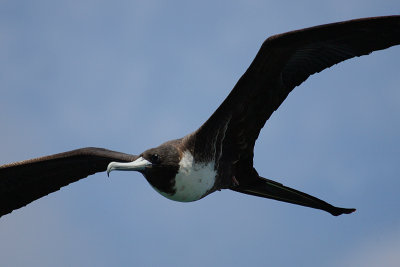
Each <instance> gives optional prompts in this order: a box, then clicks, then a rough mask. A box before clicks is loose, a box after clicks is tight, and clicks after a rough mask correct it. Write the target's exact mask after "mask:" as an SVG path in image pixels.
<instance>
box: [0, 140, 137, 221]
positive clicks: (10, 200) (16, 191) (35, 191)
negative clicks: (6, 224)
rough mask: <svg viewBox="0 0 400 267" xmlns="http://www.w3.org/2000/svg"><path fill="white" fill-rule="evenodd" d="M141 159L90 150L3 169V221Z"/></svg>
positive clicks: (0, 170) (0, 203)
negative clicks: (66, 188)
mask: <svg viewBox="0 0 400 267" xmlns="http://www.w3.org/2000/svg"><path fill="white" fill-rule="evenodd" d="M136 158H137V156H134V155H129V154H125V153H120V152H116V151H111V150H107V149H103V148H95V147H87V148H81V149H76V150H72V151H68V152H64V153H60V154H55V155H50V156H45V157H41V158H35V159H31V160H25V161H20V162H15V163H11V164H7V165H2V166H0V217H1V216H3V215H5V214H8V213H10V212H12V211H13V210H15V209H18V208H21V207H23V206H25V205H27V204H29V203H31V202H32V201H34V200H36V199H39V198H41V197H43V196H46V195H48V194H50V193H52V192H54V191H57V190H59V189H60V188H61V187H63V186H66V185H68V184H70V183H73V182H76V181H78V180H80V179H82V178H85V177H87V176H89V175H91V174H94V173H96V172H102V171H105V170H106V169H107V165H108V163H110V162H111V161H122V162H129V161H133V160H135V159H136Z"/></svg>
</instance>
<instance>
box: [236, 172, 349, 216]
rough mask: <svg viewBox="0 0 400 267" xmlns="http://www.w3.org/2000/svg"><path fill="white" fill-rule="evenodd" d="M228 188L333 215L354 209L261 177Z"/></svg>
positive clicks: (346, 212) (347, 212)
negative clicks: (337, 205)
mask: <svg viewBox="0 0 400 267" xmlns="http://www.w3.org/2000/svg"><path fill="white" fill-rule="evenodd" d="M230 189H231V190H234V191H237V192H240V193H244V194H248V195H253V196H258V197H265V198H270V199H275V200H279V201H284V202H289V203H293V204H297V205H301V206H306V207H310V208H314V209H320V210H324V211H327V212H329V213H330V214H332V215H334V216H338V215H341V214H349V213H352V212H354V211H355V210H356V209H345V208H339V207H335V206H332V205H331V204H329V203H327V202H325V201H323V200H321V199H318V198H316V197H313V196H310V195H308V194H306V193H303V192H300V191H298V190H296V189H293V188H290V187H287V186H284V185H283V184H280V183H278V182H275V181H272V180H269V179H266V178H263V177H259V178H258V179H255V180H253V181H252V183H251V184H244V185H242V184H239V185H238V186H235V187H233V188H230Z"/></svg>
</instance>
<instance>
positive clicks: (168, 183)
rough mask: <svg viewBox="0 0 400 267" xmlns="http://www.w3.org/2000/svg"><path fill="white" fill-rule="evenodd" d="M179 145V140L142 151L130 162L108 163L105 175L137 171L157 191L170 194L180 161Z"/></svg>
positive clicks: (172, 191) (172, 190)
mask: <svg viewBox="0 0 400 267" xmlns="http://www.w3.org/2000/svg"><path fill="white" fill-rule="evenodd" d="M179 144H180V140H179V139H178V140H173V141H169V142H166V143H164V144H162V145H160V146H158V147H155V148H151V149H148V150H146V151H144V152H143V153H141V154H140V155H139V156H138V157H137V158H136V159H135V160H134V161H132V162H110V164H108V167H107V175H109V173H110V172H111V171H113V170H120V171H138V172H140V173H142V174H143V176H144V177H145V178H146V179H147V181H148V182H149V183H150V184H151V185H152V186H153V187H155V188H156V189H157V190H159V191H161V192H165V193H169V194H172V193H174V189H173V187H174V182H175V180H174V178H175V175H176V174H177V173H178V171H179V162H180V160H181V153H180V151H179Z"/></svg>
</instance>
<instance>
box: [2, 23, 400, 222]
mask: <svg viewBox="0 0 400 267" xmlns="http://www.w3.org/2000/svg"><path fill="white" fill-rule="evenodd" d="M398 44H400V16H389V17H376V18H365V19H358V20H351V21H345V22H339V23H333V24H327V25H322V26H317V27H312V28H307V29H303V30H298V31H292V32H288V33H284V34H279V35H275V36H272V37H270V38H268V39H267V40H266V41H265V42H264V43H263V45H262V46H261V49H260V50H259V52H258V53H257V55H256V57H255V59H254V60H253V62H252V63H251V65H250V67H249V68H248V69H247V71H246V72H245V73H244V75H243V76H242V77H241V78H240V79H239V81H238V82H237V84H236V85H235V87H234V88H233V90H232V91H231V93H230V94H229V95H228V97H227V98H226V99H225V100H224V102H223V103H222V104H221V105H220V106H219V108H218V109H217V110H216V111H215V112H214V114H213V115H212V116H211V117H210V118H209V119H208V120H207V121H206V122H205V123H204V124H203V125H202V126H201V127H200V128H199V129H198V130H196V131H195V132H193V133H191V134H189V135H187V136H185V137H183V138H181V139H177V140H172V141H169V142H166V143H164V144H162V145H161V146H159V147H156V148H152V149H149V150H147V151H145V152H143V153H142V154H140V155H139V156H134V155H129V154H124V153H120V152H115V151H110V150H106V149H102V148H83V149H78V150H73V151H69V152H65V153H61V154H56V155H51V156H47V157H42V158H37V159H32V160H27V161H22V162H16V163H12V164H8V165H3V166H0V216H1V215H4V214H7V213H10V212H11V211H13V210H15V209H18V208H20V207H22V206H24V205H27V204H29V203H30V202H32V201H34V200H36V199H38V198H40V197H42V196H45V195H47V194H49V193H51V192H54V191H57V190H58V189H60V188H61V187H63V186H65V185H68V184H69V183H72V182H75V181H78V180H80V179H82V178H85V177H87V176H88V175H91V174H94V173H96V172H101V171H106V170H107V172H110V171H112V170H115V169H120V170H134V171H139V172H141V173H142V174H143V175H144V176H145V177H146V179H147V180H148V182H149V183H150V184H151V185H152V186H153V187H154V188H155V189H156V190H157V191H159V192H160V193H161V194H163V195H164V196H166V197H168V198H171V199H174V200H178V201H194V200H197V199H200V198H202V197H204V196H206V195H208V194H210V193H212V192H214V191H216V190H220V189H231V190H234V191H237V192H241V193H245V194H249V195H255V196H261V197H266V198H271V199H276V200H280V201H285V202H290V203H294V204H298V205H303V206H308V207H312V208H317V209H321V210H325V211H327V212H329V213H331V214H332V215H340V214H343V213H351V212H353V211H354V210H355V209H344V208H338V207H334V206H332V205H330V204H328V203H326V202H324V201H322V200H320V199H317V198H315V197H313V196H310V195H308V194H305V193H303V192H300V191H297V190H295V189H292V188H289V187H286V186H284V185H282V184H280V183H277V182H275V181H272V180H269V179H265V178H263V177H261V176H259V175H258V173H257V171H256V170H255V168H254V167H253V153H254V144H255V141H256V139H257V137H258V135H259V133H260V130H261V129H262V127H263V126H264V124H265V122H266V121H267V120H268V119H269V117H270V116H271V115H272V113H273V112H274V111H275V110H276V109H277V108H278V107H279V106H280V104H281V103H282V102H283V101H284V100H285V98H286V97H287V95H288V94H289V93H290V92H291V91H292V90H293V88H294V87H296V86H298V85H300V84H301V83H302V82H303V81H305V80H306V79H307V78H308V77H309V76H310V75H312V74H314V73H317V72H320V71H322V70H324V69H326V68H329V67H330V66H332V65H334V64H337V63H339V62H341V61H344V60H346V59H349V58H352V57H356V56H362V55H367V54H369V53H371V52H373V51H376V50H381V49H385V48H388V47H390V46H393V45H398ZM123 162H125V164H124V163H123Z"/></svg>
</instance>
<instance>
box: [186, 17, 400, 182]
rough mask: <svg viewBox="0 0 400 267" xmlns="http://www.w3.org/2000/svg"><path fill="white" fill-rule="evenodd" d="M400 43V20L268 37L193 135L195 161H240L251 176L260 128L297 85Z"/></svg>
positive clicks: (346, 24) (323, 27) (368, 20)
mask: <svg viewBox="0 0 400 267" xmlns="http://www.w3.org/2000/svg"><path fill="white" fill-rule="evenodd" d="M398 44H400V16H387V17H373V18H363V19H355V20H349V21H344V22H338V23H331V24H326V25H321V26H316V27H311V28H306V29H302V30H297V31H292V32H287V33H283V34H278V35H274V36H272V37H270V38H268V39H267V40H265V42H264V43H263V45H262V46H261V48H260V50H259V51H258V53H257V55H256V57H255V59H254V60H253V62H252V63H251V65H250V67H249V68H248V69H247V71H246V72H245V73H244V74H243V76H242V77H241V78H240V79H239V81H238V82H237V84H236V85H235V87H234V88H233V90H232V91H231V93H230V94H229V96H228V97H227V98H226V99H225V100H224V102H223V103H222V104H221V105H220V106H219V107H218V109H217V110H216V111H215V112H214V114H212V116H211V117H210V118H209V119H208V120H207V121H206V122H205V123H204V124H203V125H202V126H201V127H200V128H199V129H198V130H197V131H196V132H195V133H194V134H193V136H194V137H195V138H194V139H195V142H196V144H195V156H197V157H198V158H199V159H200V160H201V161H207V160H210V159H207V158H206V159H203V158H204V157H209V156H210V155H212V156H213V157H214V158H216V159H217V163H218V159H222V160H221V162H237V161H239V163H242V166H240V168H244V166H243V164H245V165H247V166H246V167H245V169H246V170H244V172H247V171H248V172H251V169H252V167H253V148H254V144H255V141H256V139H257V137H258V135H259V133H260V130H261V128H262V127H263V126H264V124H265V122H266V121H267V120H268V118H269V117H270V116H271V115H272V113H273V112H274V111H275V110H276V109H277V108H278V107H279V106H280V105H281V103H282V102H283V101H284V100H285V99H286V97H287V96H288V94H289V93H290V92H291V91H292V90H293V89H294V88H295V87H296V86H298V85H300V84H301V83H302V82H304V81H305V80H306V79H307V78H308V77H309V76H310V75H312V74H315V73H317V72H320V71H322V70H324V69H326V68H329V67H331V66H333V65H335V64H337V63H339V62H342V61H344V60H347V59H350V58H353V57H357V56H362V55H367V54H369V53H371V52H373V51H376V50H381V49H385V48H388V47H390V46H393V45H398ZM210 152H211V153H210ZM228 176H229V175H228ZM236 178H238V179H240V178H241V177H236ZM239 182H240V181H239Z"/></svg>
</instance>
